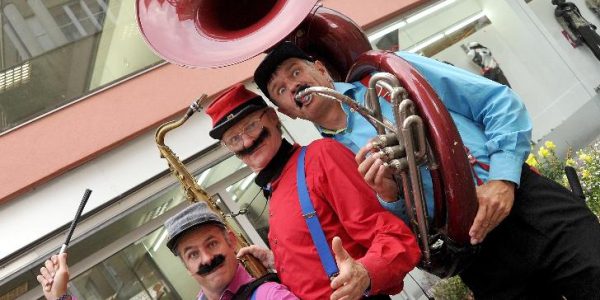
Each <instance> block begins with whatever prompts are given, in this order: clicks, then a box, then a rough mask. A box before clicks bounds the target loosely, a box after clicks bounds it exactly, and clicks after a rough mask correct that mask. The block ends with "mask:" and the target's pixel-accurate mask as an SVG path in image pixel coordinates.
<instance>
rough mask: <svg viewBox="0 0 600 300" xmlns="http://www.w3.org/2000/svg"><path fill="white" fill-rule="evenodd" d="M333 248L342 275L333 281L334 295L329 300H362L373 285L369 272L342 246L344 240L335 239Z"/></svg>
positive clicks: (332, 244) (332, 243)
mask: <svg viewBox="0 0 600 300" xmlns="http://www.w3.org/2000/svg"><path fill="white" fill-rule="evenodd" d="M331 248H332V249H333V254H334V255H335V262H336V263H337V266H338V269H339V270H340V273H339V275H338V276H336V277H335V278H334V279H333V280H332V281H331V288H332V289H333V293H332V294H331V297H330V298H329V299H330V300H337V299H345V300H353V299H361V298H362V297H363V296H364V293H365V291H366V290H367V288H369V286H370V285H371V279H370V278H369V272H367V269H366V268H365V267H364V266H363V265H362V264H361V263H359V262H357V261H356V260H354V259H353V258H352V257H351V256H350V254H348V252H347V251H346V249H344V247H343V246H342V239H340V238H339V237H337V236H336V237H334V238H333V241H332V242H331Z"/></svg>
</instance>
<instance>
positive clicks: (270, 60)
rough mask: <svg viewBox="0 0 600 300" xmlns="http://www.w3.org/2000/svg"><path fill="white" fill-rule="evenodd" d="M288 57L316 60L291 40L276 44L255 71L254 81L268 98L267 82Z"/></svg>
mask: <svg viewBox="0 0 600 300" xmlns="http://www.w3.org/2000/svg"><path fill="white" fill-rule="evenodd" d="M288 58H300V59H305V60H308V61H315V59H314V58H313V57H311V56H310V55H308V54H306V53H305V52H304V51H302V49H300V47H298V46H296V45H295V44H294V43H292V42H290V41H285V42H282V43H280V44H278V45H277V46H275V47H274V48H273V49H272V50H271V52H269V54H268V55H267V56H266V57H265V59H263V61H262V62H261V63H260V65H258V67H257V68H256V71H254V82H256V84H257V85H258V88H259V89H260V90H261V91H262V92H263V94H265V96H267V97H268V98H271V96H270V95H269V91H268V90H267V84H268V83H269V81H270V80H271V76H272V75H273V73H274V72H275V70H277V67H279V65H281V63H283V62H284V61H285V60H286V59H288Z"/></svg>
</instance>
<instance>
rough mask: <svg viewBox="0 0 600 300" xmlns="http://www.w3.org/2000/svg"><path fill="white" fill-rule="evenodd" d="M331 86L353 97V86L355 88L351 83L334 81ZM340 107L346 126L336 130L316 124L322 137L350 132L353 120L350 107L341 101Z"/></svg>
mask: <svg viewBox="0 0 600 300" xmlns="http://www.w3.org/2000/svg"><path fill="white" fill-rule="evenodd" d="M333 88H334V89H335V90H336V91H338V92H340V93H342V94H344V95H345V96H348V97H350V98H352V99H354V97H353V95H354V88H356V87H355V86H354V85H352V84H351V83H347V82H334V83H333ZM342 109H343V110H344V113H346V124H347V125H346V128H340V129H337V130H330V129H327V128H323V127H321V126H319V125H317V130H319V132H320V133H321V135H322V136H324V137H333V136H335V135H337V134H340V133H344V132H349V133H350V132H352V125H353V121H352V118H351V117H350V116H351V114H350V113H351V111H350V107H349V106H348V105H346V104H344V103H342Z"/></svg>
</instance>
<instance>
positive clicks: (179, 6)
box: [136, 0, 477, 277]
mask: <svg viewBox="0 0 600 300" xmlns="http://www.w3.org/2000/svg"><path fill="white" fill-rule="evenodd" d="M136 5H137V17H138V23H139V27H140V29H141V31H142V34H143V36H144V38H145V39H146V42H147V43H148V44H149V45H150V47H151V48H152V49H153V50H154V51H155V52H156V53H157V54H158V55H159V56H161V57H162V58H164V59H165V60H167V61H169V62H171V63H174V64H177V65H180V66H184V67H201V68H217V67H225V66H229V65H232V64H236V63H239V62H242V61H245V60H247V59H250V58H252V57H254V56H256V55H258V54H260V53H263V52H265V51H267V50H268V49H270V48H271V47H273V46H274V45H276V44H277V43H279V42H281V41H283V40H289V41H292V42H294V43H295V44H296V45H298V46H299V47H300V48H302V49H303V50H304V51H306V52H307V53H308V54H310V55H313V57H315V58H317V59H319V60H321V61H323V62H324V63H325V64H326V65H327V66H328V69H329V70H330V71H332V73H333V74H332V75H333V76H334V78H335V77H337V79H339V78H346V80H347V81H355V80H359V79H361V78H363V77H364V76H366V75H369V74H371V73H373V72H376V71H384V72H388V73H391V74H392V75H393V77H396V78H397V80H398V83H399V86H400V89H401V90H402V91H404V92H403V94H402V95H403V98H406V99H410V102H412V103H413V104H414V108H411V109H409V111H412V114H413V115H415V118H420V119H421V120H422V123H423V125H422V126H421V127H422V129H421V132H422V133H421V134H422V135H423V136H424V139H423V141H422V142H421V143H420V144H421V146H419V147H417V149H416V150H418V151H419V152H421V153H424V152H426V155H425V156H419V155H417V156H416V158H414V157H415V156H414V155H405V157H402V158H398V161H404V159H406V157H413V160H415V161H416V163H417V164H421V165H422V164H428V166H429V170H430V172H431V175H432V178H433V185H434V195H435V217H434V219H433V222H428V221H427V218H425V220H423V217H422V216H420V217H418V211H417V210H416V209H415V207H423V206H425V202H424V200H423V197H422V196H421V197H417V198H416V199H411V200H407V201H412V202H407V207H409V208H410V209H409V211H408V212H407V213H408V214H409V216H411V220H413V221H412V222H411V223H413V224H410V225H411V228H412V229H413V231H414V232H415V234H416V235H417V238H418V240H419V241H420V244H419V245H420V247H421V250H422V251H423V253H424V255H423V261H422V262H421V264H420V267H421V268H423V269H425V270H427V271H429V272H432V273H434V274H436V275H438V276H441V277H447V276H451V275H454V274H456V273H457V272H458V271H459V270H460V267H461V266H464V261H465V260H467V259H468V257H469V255H470V254H471V253H472V251H473V248H472V247H471V246H470V242H469V241H470V238H469V228H470V226H471V224H472V223H473V219H474V217H475V214H476V211H477V198H476V194H475V185H474V182H473V180H472V170H471V167H470V165H469V162H468V160H467V154H466V151H465V148H464V146H463V143H462V140H461V138H460V136H459V135H458V131H457V129H456V126H455V125H454V122H453V121H452V118H451V117H450V114H449V113H448V111H447V110H446V108H445V107H444V105H443V104H442V102H441V101H440V100H439V98H438V97H437V95H436V94H435V92H434V91H433V89H432V88H431V86H430V85H429V84H428V83H427V81H426V80H425V79H424V78H423V77H422V76H421V75H420V74H419V72H418V71H417V70H416V69H414V68H413V67H412V66H411V65H410V64H408V63H407V62H406V61H404V60H403V59H401V58H400V57H398V56H396V55H394V54H393V53H390V52H386V51H377V50H372V48H371V45H370V43H369V41H368V39H367V38H366V36H365V34H364V33H363V32H362V31H361V30H360V28H359V27H358V26H357V25H356V24H355V23H354V22H352V21H351V20H350V19H349V18H347V17H346V16H344V15H342V14H340V13H339V12H336V11H334V10H332V9H328V8H326V7H322V6H321V5H320V4H317V1H315V0H312V1H308V0H298V1H291V0H286V1H284V0H257V1H250V0H137V3H136ZM383 85H384V86H385V85H386V84H385V83H384V84H383ZM398 104H399V105H400V102H399V103H398ZM411 105H412V104H411ZM364 110H365V111H367V114H368V112H370V111H371V110H370V109H368V108H367V109H364ZM415 118H412V117H411V118H410V119H411V120H413V119H415ZM381 121H383V120H381ZM408 130H409V131H411V132H412V129H410V128H409V129H408ZM398 140H400V141H401V140H402V139H401V138H398ZM412 142H413V138H409V139H408V140H406V138H405V144H406V143H409V144H411V143H412ZM400 143H401V144H402V142H400ZM417 144H419V142H417ZM423 145H424V146H423ZM425 148H426V149H425ZM399 170H400V169H399ZM399 172H400V171H399ZM402 174H404V173H402ZM406 174H408V173H406ZM403 190H404V191H405V195H406V196H407V198H410V197H412V194H413V192H412V191H413V190H414V188H413V187H411V186H406V185H405V186H404V187H403ZM407 190H408V192H407Z"/></svg>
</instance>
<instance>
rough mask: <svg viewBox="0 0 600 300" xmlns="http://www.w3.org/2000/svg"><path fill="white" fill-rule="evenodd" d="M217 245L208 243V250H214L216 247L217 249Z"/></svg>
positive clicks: (215, 242) (212, 242) (214, 242)
mask: <svg viewBox="0 0 600 300" xmlns="http://www.w3.org/2000/svg"><path fill="white" fill-rule="evenodd" d="M217 244H218V243H217V241H211V242H210V243H208V248H210V249H214V248H215V247H217Z"/></svg>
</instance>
